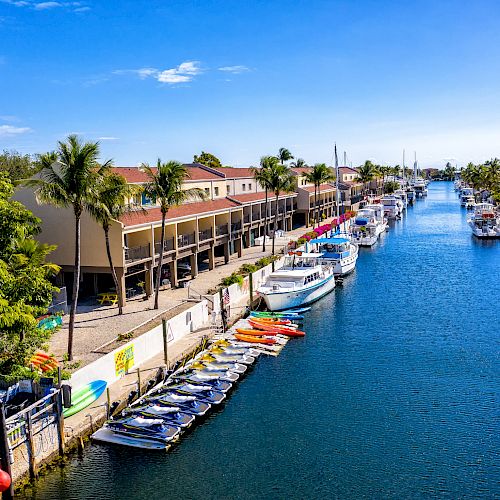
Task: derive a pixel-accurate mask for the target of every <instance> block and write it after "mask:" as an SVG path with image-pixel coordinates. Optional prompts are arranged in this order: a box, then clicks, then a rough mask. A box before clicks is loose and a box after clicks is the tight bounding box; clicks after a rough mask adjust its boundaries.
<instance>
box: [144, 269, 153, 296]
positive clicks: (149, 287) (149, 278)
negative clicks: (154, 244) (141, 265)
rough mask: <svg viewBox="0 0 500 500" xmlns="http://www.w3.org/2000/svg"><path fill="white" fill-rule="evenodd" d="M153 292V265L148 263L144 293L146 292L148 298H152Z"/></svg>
mask: <svg viewBox="0 0 500 500" xmlns="http://www.w3.org/2000/svg"><path fill="white" fill-rule="evenodd" d="M153 290H154V285H153V264H152V263H151V262H148V263H147V264H146V276H145V278H144V291H145V292H146V297H151V295H153Z"/></svg>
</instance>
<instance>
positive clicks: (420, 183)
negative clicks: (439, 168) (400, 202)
mask: <svg viewBox="0 0 500 500" xmlns="http://www.w3.org/2000/svg"><path fill="white" fill-rule="evenodd" d="M413 189H414V190H415V196H416V197H417V198H418V197H420V198H422V197H424V196H427V183H426V182H425V181H424V179H416V180H415V182H414V183H413Z"/></svg>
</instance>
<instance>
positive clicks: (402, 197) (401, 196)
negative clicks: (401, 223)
mask: <svg viewBox="0 0 500 500" xmlns="http://www.w3.org/2000/svg"><path fill="white" fill-rule="evenodd" d="M394 196H396V197H399V199H400V200H401V203H402V204H403V209H405V208H406V207H407V206H408V195H407V194H406V191H405V190H404V189H397V190H396V191H394Z"/></svg>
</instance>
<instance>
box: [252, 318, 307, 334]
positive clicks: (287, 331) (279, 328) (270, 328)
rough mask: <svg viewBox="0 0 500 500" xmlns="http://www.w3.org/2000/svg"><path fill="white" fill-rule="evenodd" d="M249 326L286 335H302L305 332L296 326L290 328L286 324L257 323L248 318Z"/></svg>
mask: <svg viewBox="0 0 500 500" xmlns="http://www.w3.org/2000/svg"><path fill="white" fill-rule="evenodd" d="M249 323H250V326H253V327H254V328H256V329H257V330H261V331H266V332H269V333H270V334H271V335H276V334H281V335H286V336H288V337H303V336H304V335H305V332H303V331H301V330H298V329H297V328H290V327H288V326H278V325H276V326H275V325H269V324H266V323H259V322H258V321H252V320H249Z"/></svg>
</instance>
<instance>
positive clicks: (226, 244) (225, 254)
mask: <svg viewBox="0 0 500 500" xmlns="http://www.w3.org/2000/svg"><path fill="white" fill-rule="evenodd" d="M223 246H224V264H227V263H228V262H229V241H226V242H225V243H224V245H223Z"/></svg>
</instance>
